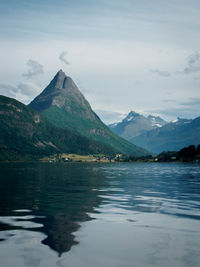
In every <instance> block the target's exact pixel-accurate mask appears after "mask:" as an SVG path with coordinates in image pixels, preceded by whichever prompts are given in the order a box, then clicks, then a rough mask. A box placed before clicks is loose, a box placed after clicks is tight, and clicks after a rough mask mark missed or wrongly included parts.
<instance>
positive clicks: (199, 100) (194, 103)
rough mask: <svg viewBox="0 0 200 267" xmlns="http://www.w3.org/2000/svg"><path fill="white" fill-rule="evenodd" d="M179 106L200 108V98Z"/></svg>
mask: <svg viewBox="0 0 200 267" xmlns="http://www.w3.org/2000/svg"><path fill="white" fill-rule="evenodd" d="M179 105H181V106H191V107H194V106H198V107H200V98H199V97H197V98H193V97H191V98H189V99H188V101H185V102H181V103H180V104H179ZM199 115H200V111H199Z"/></svg>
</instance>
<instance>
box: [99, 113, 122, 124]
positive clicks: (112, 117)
mask: <svg viewBox="0 0 200 267" xmlns="http://www.w3.org/2000/svg"><path fill="white" fill-rule="evenodd" d="M95 112H96V113H97V115H98V116H99V117H100V119H101V120H102V121H103V122H104V123H105V124H111V123H113V122H119V121H121V120H122V119H123V118H124V117H125V114H123V113H119V112H113V111H107V110H101V109H96V110H95Z"/></svg>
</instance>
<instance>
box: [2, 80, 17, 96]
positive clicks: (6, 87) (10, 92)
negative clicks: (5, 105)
mask: <svg viewBox="0 0 200 267" xmlns="http://www.w3.org/2000/svg"><path fill="white" fill-rule="evenodd" d="M17 92H18V88H16V87H14V86H12V85H10V84H5V83H0V94H1V95H6V96H9V97H15V95H16V93H17Z"/></svg>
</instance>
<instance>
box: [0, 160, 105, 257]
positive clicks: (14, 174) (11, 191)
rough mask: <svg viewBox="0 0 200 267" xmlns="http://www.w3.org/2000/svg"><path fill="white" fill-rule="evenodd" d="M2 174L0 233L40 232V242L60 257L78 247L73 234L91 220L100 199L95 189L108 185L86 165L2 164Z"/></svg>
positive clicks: (101, 174)
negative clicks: (73, 247) (41, 237)
mask: <svg viewBox="0 0 200 267" xmlns="http://www.w3.org/2000/svg"><path fill="white" fill-rule="evenodd" d="M1 173H2V178H1V187H0V207H1V214H0V216H2V219H1V220H0V230H1V231H2V230H3V231H5V230H13V229H27V230H33V231H40V232H43V233H44V234H45V235H46V236H47V237H46V238H45V239H44V240H42V243H43V244H44V245H47V246H49V247H50V248H51V249H53V250H55V251H57V252H58V254H59V255H62V253H63V252H67V251H69V250H70V249H71V247H72V246H73V245H76V244H78V242H77V241H76V240H75V237H74V234H73V233H74V232H76V231H77V230H78V229H79V227H80V223H81V222H84V221H88V220H91V219H92V218H91V217H90V216H89V215H88V213H89V212H94V209H95V207H98V206H99V205H100V203H101V200H102V198H101V197H99V192H98V189H101V188H102V187H104V186H105V185H107V183H106V181H105V178H104V175H103V173H101V172H99V170H98V171H97V170H96V169H95V168H91V167H89V168H88V166H87V164H85V165H84V166H82V165H81V164H58V165H55V164H34V165H32V164H24V163H23V164H9V168H7V164H5V165H3V164H2V165H1ZM94 189H95V190H94ZM22 208H23V210H22ZM26 209H27V210H26ZM30 214H31V215H32V216H30ZM27 215H29V216H27ZM2 220H3V223H2Z"/></svg>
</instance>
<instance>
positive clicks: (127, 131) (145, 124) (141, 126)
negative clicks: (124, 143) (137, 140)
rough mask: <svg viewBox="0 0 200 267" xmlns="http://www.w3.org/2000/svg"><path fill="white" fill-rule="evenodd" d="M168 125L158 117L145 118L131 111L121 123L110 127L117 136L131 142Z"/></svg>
mask: <svg viewBox="0 0 200 267" xmlns="http://www.w3.org/2000/svg"><path fill="white" fill-rule="evenodd" d="M166 123H167V122H166V121H164V120H163V119H162V118H160V117H158V116H152V115H149V116H147V117H145V116H144V115H142V114H139V113H137V112H135V111H130V112H129V114H128V115H127V116H126V117H125V118H124V119H123V120H122V121H121V122H118V123H113V124H110V125H108V126H109V128H110V129H111V130H112V131H113V132H114V133H116V134H117V135H119V136H121V137H123V138H125V139H127V140H130V139H131V138H133V137H135V136H138V135H140V134H143V133H145V132H147V131H150V130H152V129H155V128H158V127H162V126H163V125H165V124H166Z"/></svg>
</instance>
